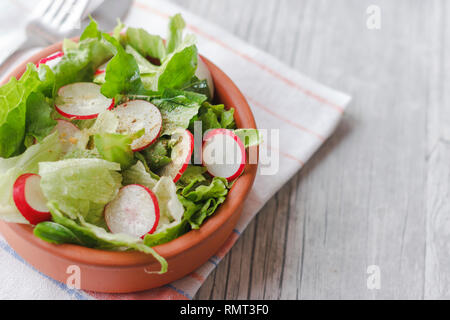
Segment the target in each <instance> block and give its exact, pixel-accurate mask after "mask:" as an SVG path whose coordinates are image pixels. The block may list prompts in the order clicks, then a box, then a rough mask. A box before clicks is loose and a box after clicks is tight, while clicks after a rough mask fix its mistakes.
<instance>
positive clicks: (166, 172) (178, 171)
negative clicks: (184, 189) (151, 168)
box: [160, 129, 194, 183]
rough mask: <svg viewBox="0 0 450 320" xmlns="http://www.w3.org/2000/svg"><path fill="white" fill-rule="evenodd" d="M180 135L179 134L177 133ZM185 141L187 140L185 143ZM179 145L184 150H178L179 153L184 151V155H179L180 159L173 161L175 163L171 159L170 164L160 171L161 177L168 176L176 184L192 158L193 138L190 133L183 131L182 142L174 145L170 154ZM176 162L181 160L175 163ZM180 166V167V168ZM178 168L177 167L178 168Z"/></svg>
mask: <svg viewBox="0 0 450 320" xmlns="http://www.w3.org/2000/svg"><path fill="white" fill-rule="evenodd" d="M179 134H181V133H179ZM185 139H189V140H188V141H187V143H186V141H185ZM178 145H181V147H182V148H186V149H185V150H184V149H180V152H183V151H186V150H187V152H186V154H185V155H183V154H182V155H181V157H182V158H177V159H175V161H174V160H173V158H172V162H171V163H169V164H168V165H166V166H165V167H163V168H162V169H161V171H160V174H161V175H162V176H169V177H173V182H174V183H176V182H177V181H178V180H179V179H180V178H181V176H182V175H183V173H184V172H185V171H186V169H187V167H188V165H189V163H190V162H191V157H192V153H193V151H194V136H193V135H192V133H191V132H190V131H189V130H187V129H185V130H184V131H183V133H182V141H180V142H178V144H177V145H175V147H174V148H173V149H172V154H173V153H174V152H176V151H177V149H176V148H177V146H178ZM177 160H181V163H180V161H177ZM180 165H181V166H180ZM178 166H179V167H178Z"/></svg>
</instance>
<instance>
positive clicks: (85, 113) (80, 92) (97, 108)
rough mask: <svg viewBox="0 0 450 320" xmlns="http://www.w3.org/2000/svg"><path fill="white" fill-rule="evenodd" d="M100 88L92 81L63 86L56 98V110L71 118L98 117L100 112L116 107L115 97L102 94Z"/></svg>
mask: <svg viewBox="0 0 450 320" xmlns="http://www.w3.org/2000/svg"><path fill="white" fill-rule="evenodd" d="M100 88H101V87H100V86H99V85H97V84H95V83H90V82H77V83H72V84H68V85H66V86H64V87H61V88H60V89H59V91H58V98H57V99H56V102H57V103H56V105H55V108H56V111H58V112H59V113H60V114H61V115H62V116H64V117H66V118H69V119H78V120H86V119H94V118H97V116H98V114H99V113H101V112H103V111H105V110H111V109H112V108H113V107H114V99H109V98H107V97H105V96H104V95H102V94H101V92H100Z"/></svg>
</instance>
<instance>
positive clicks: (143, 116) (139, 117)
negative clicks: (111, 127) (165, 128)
mask: <svg viewBox="0 0 450 320" xmlns="http://www.w3.org/2000/svg"><path fill="white" fill-rule="evenodd" d="M113 112H114V114H115V115H116V116H117V117H118V119H119V127H118V132H119V133H126V134H133V133H136V132H138V131H139V130H142V129H145V133H144V135H143V136H142V137H140V138H137V139H135V140H134V141H133V143H132V144H131V148H132V150H133V151H134V152H137V151H141V150H144V149H146V148H148V147H149V146H150V145H152V144H153V143H154V142H155V141H156V140H157V139H158V137H159V135H160V134H161V129H162V116H161V112H160V111H159V109H158V108H157V107H156V106H155V105H153V104H151V103H150V102H148V101H145V100H133V101H129V102H126V103H123V104H121V105H119V106H117V107H116V108H115V109H114V110H113Z"/></svg>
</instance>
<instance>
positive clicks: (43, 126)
mask: <svg viewBox="0 0 450 320" xmlns="http://www.w3.org/2000/svg"><path fill="white" fill-rule="evenodd" d="M52 111H53V108H52V106H51V105H50V104H49V103H48V101H47V99H46V98H45V96H44V95H43V94H42V93H39V92H32V93H31V94H30V96H29V97H28V100H27V113H26V137H25V146H26V147H29V146H31V145H32V144H33V143H34V139H36V140H37V141H38V142H41V141H42V140H43V139H44V138H45V137H47V136H48V135H49V134H50V132H51V131H52V130H53V129H54V128H55V126H56V124H57V122H56V120H53V118H52ZM27 140H28V143H27Z"/></svg>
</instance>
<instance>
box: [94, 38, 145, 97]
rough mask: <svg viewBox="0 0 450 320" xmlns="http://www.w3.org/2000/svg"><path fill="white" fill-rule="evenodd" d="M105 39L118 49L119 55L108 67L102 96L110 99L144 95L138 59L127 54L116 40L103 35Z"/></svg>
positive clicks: (117, 54)
mask: <svg viewBox="0 0 450 320" xmlns="http://www.w3.org/2000/svg"><path fill="white" fill-rule="evenodd" d="M103 37H104V38H105V39H106V40H107V41H108V42H109V43H110V44H111V45H113V46H114V47H115V48H116V50H117V53H116V55H115V56H114V57H113V58H112V59H111V60H110V61H109V62H108V65H107V67H106V73H105V83H104V84H103V85H102V88H101V92H102V94H103V95H105V96H106V97H108V98H114V97H116V96H117V95H124V94H137V95H139V94H144V93H145V92H146V90H145V88H144V85H143V83H142V81H141V76H140V71H139V66H138V64H137V62H136V59H135V58H134V57H133V55H131V54H129V53H127V52H126V51H125V49H124V48H123V47H122V46H121V45H120V43H118V41H117V40H116V39H114V38H113V37H111V36H110V35H108V34H103Z"/></svg>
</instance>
